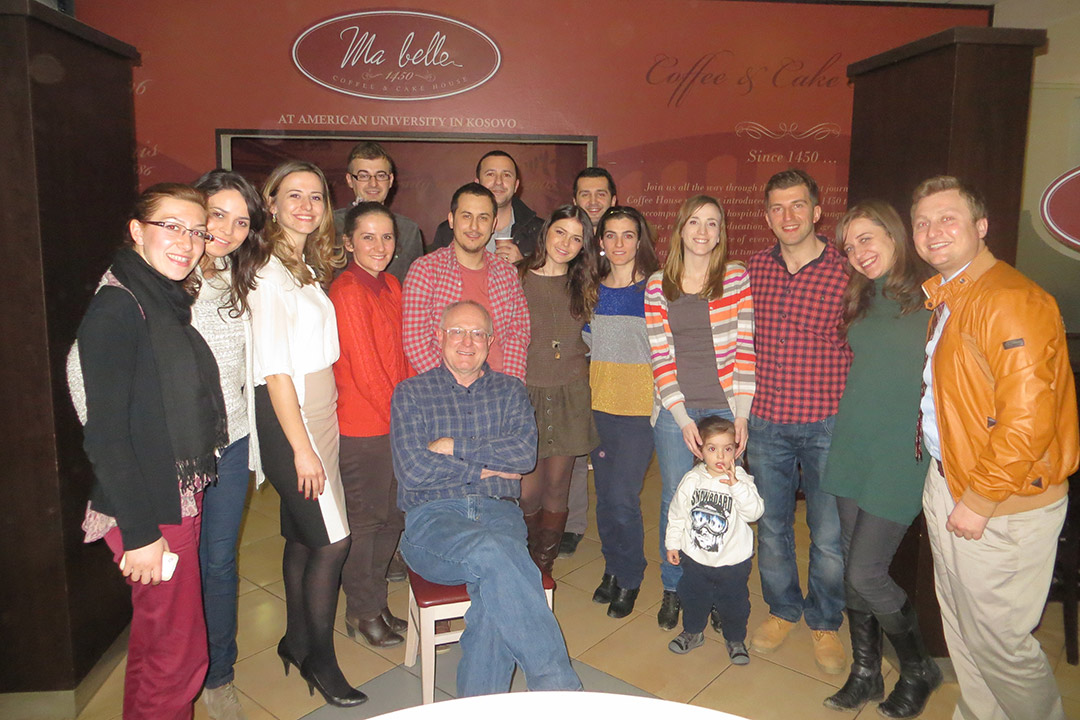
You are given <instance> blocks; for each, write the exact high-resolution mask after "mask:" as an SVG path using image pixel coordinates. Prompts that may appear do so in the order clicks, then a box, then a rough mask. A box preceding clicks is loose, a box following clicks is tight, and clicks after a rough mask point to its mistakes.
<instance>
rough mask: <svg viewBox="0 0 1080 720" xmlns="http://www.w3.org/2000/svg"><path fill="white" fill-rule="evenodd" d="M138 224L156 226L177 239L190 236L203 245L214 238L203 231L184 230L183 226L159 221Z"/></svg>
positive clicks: (144, 221) (142, 221)
mask: <svg viewBox="0 0 1080 720" xmlns="http://www.w3.org/2000/svg"><path fill="white" fill-rule="evenodd" d="M139 222H141V223H142V224H143V225H157V226H158V227H159V228H163V229H164V230H165V232H167V233H169V234H170V235H173V236H175V237H179V236H181V235H183V234H184V233H187V234H188V235H190V236H191V238H192V239H196V238H197V239H199V240H202V241H203V242H204V243H208V242H211V241H212V240H213V239H214V236H213V235H211V234H210V233H208V232H206V231H205V230H192V229H191V228H186V227H184V226H183V225H179V224H177V223H173V222H161V221H160V220H140V221H139Z"/></svg>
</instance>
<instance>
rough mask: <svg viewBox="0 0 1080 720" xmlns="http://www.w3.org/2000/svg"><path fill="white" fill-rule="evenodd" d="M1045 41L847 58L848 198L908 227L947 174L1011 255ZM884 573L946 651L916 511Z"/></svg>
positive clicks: (1003, 38) (943, 44)
mask: <svg viewBox="0 0 1080 720" xmlns="http://www.w3.org/2000/svg"><path fill="white" fill-rule="evenodd" d="M1045 43H1046V31H1045V30H1013V29H1007V28H982V27H957V28H952V29H951V30H946V31H944V32H940V33H937V34H936V35H931V36H930V37H927V38H923V39H922V40H917V41H915V42H913V43H909V44H907V45H903V46H901V47H898V48H895V49H893V50H889V51H888V52H884V53H881V54H880V55H875V56H874V57H871V58H868V59H866V60H862V61H860V62H857V63H854V64H852V65H849V66H848V78H849V79H850V80H851V82H852V83H853V84H854V88H855V99H854V106H853V116H852V126H851V167H850V173H849V185H850V188H849V191H848V202H849V203H851V204H854V203H856V202H858V201H860V200H865V199H868V198H881V199H884V200H888V201H889V202H891V203H892V204H893V205H894V206H895V207H896V209H897V210H898V211H899V212H900V215H901V216H902V217H903V218H904V220H905V222H907V223H908V229H909V230H910V220H909V210H910V208H911V193H912V191H913V190H914V189H915V186H916V185H918V184H919V183H920V182H922V181H923V180H925V179H926V178H929V177H931V176H934V175H955V176H957V177H959V178H961V179H963V180H964V181H965V182H967V183H969V184H970V185H972V186H973V187H974V188H976V189H977V190H979V191H980V192H981V193H982V194H983V195H984V196H985V198H986V204H987V208H988V211H989V216H990V232H989V235H988V237H987V244H988V245H989V247H990V249H991V250H992V251H993V253H994V255H995V256H996V257H998V258H1000V259H1002V260H1005V261H1006V262H1009V263H1015V261H1016V241H1017V233H1018V228H1019V223H1020V199H1021V195H1020V193H1021V184H1022V182H1023V177H1024V149H1025V144H1026V142H1027V120H1028V104H1029V101H1030V98H1031V70H1032V63H1033V62H1034V57H1033V56H1034V51H1035V49H1036V48H1038V47H1041V46H1042V45H1043V44H1045ZM912 413H913V416H914V409H912ZM892 571H893V576H894V577H896V578H897V581H898V582H900V584H901V585H903V586H904V589H905V590H906V591H907V592H908V594H909V595H910V596H911V598H912V601H913V602H914V604H915V606H916V608H917V609H918V612H919V620H920V623H921V625H922V628H923V632H924V633H925V634H926V636H927V645H928V646H929V649H930V651H931V652H932V653H933V654H934V655H938V656H944V655H947V654H948V650H947V648H946V647H945V640H944V638H943V636H942V634H941V615H940V611H939V608H938V604H937V597H936V596H935V594H934V574H933V559H932V557H931V555H930V546H929V541H928V540H927V538H926V524H925V522H924V520H923V518H922V516H921V515H920V516H919V517H918V518H917V519H916V520H915V523H914V524H913V525H912V527H911V530H909V531H908V534H907V537H905V538H904V542H903V543H902V544H901V546H900V549H899V551H898V552H897V554H896V558H895V559H894V560H893V565H892Z"/></svg>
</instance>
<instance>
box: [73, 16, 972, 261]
mask: <svg viewBox="0 0 1080 720" xmlns="http://www.w3.org/2000/svg"><path fill="white" fill-rule="evenodd" d="M77 8H78V16H79V19H80V20H82V21H83V22H86V23H88V24H90V25H92V26H94V27H96V28H98V29H100V30H102V31H104V32H106V33H108V34H110V35H113V36H115V37H117V38H119V39H121V40H123V41H125V42H127V43H130V44H132V45H134V46H135V47H137V48H138V49H139V51H140V52H141V53H142V59H143V64H142V67H141V68H137V69H136V72H135V83H136V89H135V93H136V98H135V109H136V121H137V133H138V141H139V148H140V158H139V163H140V172H141V175H142V182H143V183H144V184H149V183H152V182H157V181H162V180H177V179H191V178H194V177H195V176H197V175H198V174H200V173H201V172H203V171H205V170H207V169H209V168H210V167H212V166H213V165H214V164H215V158H216V147H215V131H216V130H217V129H219V128H233V129H254V130H273V131H284V132H288V131H312V130H322V131H330V132H344V133H349V134H353V135H355V136H356V137H363V136H364V133H365V132H378V133H387V132H391V133H393V132H402V133H416V132H419V131H424V132H429V133H430V132H432V131H433V130H434V131H436V132H437V131H438V125H436V127H434V128H433V127H430V126H429V127H423V128H418V127H417V126H416V122H417V118H437V119H439V120H437V121H436V122H437V123H438V122H448V121H449V120H450V119H452V118H454V119H477V118H479V119H482V120H487V121H492V120H493V121H495V124H498V125H502V126H503V127H502V128H501V129H498V130H484V131H482V132H483V133H484V134H485V135H487V136H490V135H492V134H499V133H505V134H507V135H508V136H517V135H534V134H535V135H555V136H558V135H572V136H596V137H597V148H598V161H599V164H600V165H603V166H604V167H607V168H608V169H609V170H610V171H611V173H612V174H613V175H614V177H615V179H616V181H617V183H618V190H619V199H620V201H621V202H623V203H625V204H631V205H635V206H637V207H639V208H640V209H642V210H643V211H645V213H646V215H647V216H648V217H649V218H650V220H652V221H653V222H654V223H655V224H656V225H657V226H658V227H659V228H660V230H661V235H662V238H664V239H665V240H666V237H667V232H666V231H667V230H668V229H669V228H670V224H671V221H672V219H673V217H674V214H675V212H676V211H677V209H678V206H679V203H681V201H682V200H683V199H685V198H686V197H687V196H689V195H691V194H695V193H697V192H707V193H710V194H714V195H717V196H718V197H720V199H721V200H722V201H723V203H724V205H725V207H726V208H727V210H728V217H729V219H728V223H729V235H730V236H731V237H732V246H733V252H734V253H735V255H736V256H737V257H739V256H743V255H745V254H748V253H749V252H751V251H752V250H753V249H756V248H759V247H762V246H763V245H765V244H768V243H771V242H772V237H771V235H770V233H769V231H768V229H767V227H766V226H765V224H764V222H763V220H762V215H761V210H762V206H761V201H760V195H761V186H762V183H763V182H764V181H765V180H766V179H767V178H768V177H769V176H770V175H772V174H773V173H774V172H776V171H777V170H781V169H784V168H786V167H789V166H793V165H794V166H801V167H804V168H806V169H808V170H809V171H810V172H811V174H813V175H814V176H815V177H816V179H817V180H818V182H819V184H820V185H821V186H822V190H823V198H822V202H823V205H824V208H825V215H826V222H825V223H823V224H822V226H821V227H822V229H825V230H828V228H829V227H830V226H831V224H832V222H833V221H835V219H836V217H837V216H838V215H839V214H840V213H842V212H843V210H844V208H845V204H846V190H847V188H846V183H847V163H848V146H849V140H850V118H851V89H850V88H849V87H848V85H847V81H846V75H845V70H846V67H847V65H848V64H849V63H852V62H855V61H857V60H861V59H863V58H865V57H868V56H870V55H874V54H877V53H879V52H882V51H884V50H887V49H889V48H892V47H895V46H897V45H901V44H903V43H906V42H909V41H912V40H915V39H918V38H921V37H924V36H926V35H929V34H932V33H934V32H937V31H939V30H943V29H946V28H949V27H953V26H956V25H987V24H988V21H989V10H988V9H986V8H983V9H972V8H962V7H961V8H947V7H922V6H920V7H901V6H884V5H843V6H832V5H816V4H809V3H781V2H724V1H721V0H711V1H709V0H663V1H658V0H589V1H588V2H586V1H584V0H577V1H574V0H542V1H541V0H519V1H517V2H507V1H506V0H499V1H498V2H494V1H492V0H474V1H473V2H470V3H464V2H460V0H459V1H457V2H452V1H451V0H425V1H421V2H415V3H404V2H400V1H398V0H384V2H382V3H381V4H380V5H379V9H409V10H419V11H424V12H428V13H432V14H436V15H442V16H446V17H450V18H453V19H456V20H459V21H461V22H464V23H466V24H468V25H470V26H472V27H474V28H477V29H479V30H480V31H482V32H483V33H485V34H486V35H488V36H489V37H490V38H492V39H493V40H494V42H495V43H496V44H497V45H498V47H499V49H500V51H501V54H502V59H501V66H500V67H499V70H498V72H497V73H496V74H495V75H494V77H492V78H491V79H490V80H489V81H488V82H486V83H485V84H483V85H481V86H479V87H477V88H476V89H473V90H470V91H467V92H464V93H461V94H458V95H454V96H452V97H446V98H441V99H434V100H420V101H412V102H401V101H387V100H371V99H364V98H357V97H353V96H349V95H344V94H341V93H338V92H334V91H332V90H329V89H327V88H325V87H323V86H321V85H318V84H316V83H314V82H312V81H311V80H309V79H308V78H307V77H305V76H304V75H303V74H302V73H301V72H300V71H299V70H298V69H297V67H296V66H295V65H294V64H293V61H292V46H293V43H294V41H295V40H296V39H297V37H299V35H300V34H301V33H302V32H303V31H304V30H306V29H307V28H309V27H311V26H312V25H314V24H315V23H317V22H319V21H321V20H325V19H329V18H332V17H335V16H338V15H344V14H348V13H352V12H358V11H360V10H368V9H370V8H364V7H357V6H356V5H355V4H352V3H348V2H343V1H342V0H324V1H322V2H318V3H314V2H295V1H292V0H290V1H283V2H274V3H251V2H248V1H247V0H218V1H217V2H215V3H213V4H209V3H205V2H196V1H195V0H171V1H170V2H168V3H163V2H144V1H142V0H80V2H79V3H78V6H77ZM388 52H393V51H388ZM688 77H689V78H690V79H691V82H690V83H689V84H687V78H688ZM911 111H912V112H918V108H912V109H911ZM319 116H322V117H319ZM327 116H334V117H333V118H330V117H327ZM328 121H329V122H328ZM462 131H464V132H469V130H468V129H464V130H463V129H462V128H457V129H455V132H462ZM508 139H509V137H508ZM344 160H345V158H344V157H343V158H341V166H340V167H334V168H331V167H327V168H324V169H325V170H326V171H327V174H328V175H338V174H340V173H341V172H342V171H343V169H344ZM882 171H883V172H887V168H883V169H882ZM472 175H473V167H472V166H471V164H470V166H469V167H465V168H462V169H461V176H460V181H461V182H466V181H468V180H471V179H472ZM398 180H399V182H400V183H401V184H402V186H403V187H402V191H401V192H399V193H398V198H397V200H396V202H400V201H402V198H401V196H402V194H403V193H404V191H405V190H407V179H406V178H404V177H399V178H398ZM523 181H524V184H525V186H526V188H529V189H531V188H536V187H537V186H543V183H542V182H541V183H536V182H530V178H528V177H525V178H523ZM456 184H458V183H456V182H455V183H454V184H451V185H448V186H447V187H446V188H445V189H444V190H445V194H446V196H447V199H448V198H449V194H450V193H451V192H452V191H453V189H454V187H456ZM569 195H570V188H567V189H566V192H565V196H566V197H567V198H568V197H569ZM524 199H525V200H526V201H527V202H530V203H531V204H533V205H534V209H536V210H537V211H538V212H541V213H544V212H547V211H549V210H551V206H550V205H548V206H545V205H542V204H541V202H539V201H538V199H537V198H535V197H533V196H530V194H529V192H528V190H527V191H526V194H525V195H524ZM546 200H547V202H548V203H550V202H551V200H550V198H546ZM422 229H423V230H424V233H425V235H426V236H428V237H430V235H431V234H432V233H433V231H434V228H431V227H423V228H422Z"/></svg>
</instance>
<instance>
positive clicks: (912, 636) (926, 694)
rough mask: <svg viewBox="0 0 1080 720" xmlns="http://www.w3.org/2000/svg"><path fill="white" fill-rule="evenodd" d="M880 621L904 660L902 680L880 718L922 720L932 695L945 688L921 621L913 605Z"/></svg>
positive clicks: (882, 616) (881, 617)
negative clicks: (920, 719) (929, 650)
mask: <svg viewBox="0 0 1080 720" xmlns="http://www.w3.org/2000/svg"><path fill="white" fill-rule="evenodd" d="M878 620H879V621H880V622H881V627H882V628H883V629H884V630H885V634H886V635H887V636H888V638H889V642H891V643H892V646H893V649H894V650H896V655H897V657H898V658H899V659H900V679H899V680H897V681H896V686H895V687H894V688H893V690H892V692H891V693H889V697H888V698H886V699H885V702H883V703H881V704H880V705H878V708H877V710H878V714H879V715H882V716H884V717H887V718H913V717H918V716H919V714H920V713H922V711H923V709H924V708H925V707H926V701H927V700H928V699H929V698H930V694H931V693H932V692H934V691H935V690H937V689H938V687H939V686H940V685H941V681H942V675H941V668H939V667H938V665H937V663H936V662H934V659H933V658H931V657H930V653H928V652H927V651H926V646H925V645H923V639H922V633H921V632H919V617H918V616H917V615H916V614H915V608H913V607H911V602H910V601H908V602H905V603H904V607H902V608H900V611H899V612H895V613H890V614H888V615H881V616H879V617H878Z"/></svg>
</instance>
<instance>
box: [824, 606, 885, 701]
mask: <svg viewBox="0 0 1080 720" xmlns="http://www.w3.org/2000/svg"><path fill="white" fill-rule="evenodd" d="M847 616H848V632H849V633H850V634H851V673H850V674H849V675H848V679H847V682H845V683H844V686H843V687H842V688H840V689H839V690H838V691H837V692H836V693H835V694H833V695H831V696H829V697H827V698H825V707H827V708H832V709H833V710H858V709H859V708H861V707H862V706H863V705H865V704H866V703H867V702H869V701H870V700H880V699H881V698H883V697H885V683H884V680H883V679H882V677H881V626H880V625H879V624H878V620H877V618H876V617H874V614H873V613H871V612H864V611H862V610H853V609H851V608H848V610H847Z"/></svg>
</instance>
